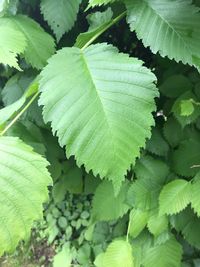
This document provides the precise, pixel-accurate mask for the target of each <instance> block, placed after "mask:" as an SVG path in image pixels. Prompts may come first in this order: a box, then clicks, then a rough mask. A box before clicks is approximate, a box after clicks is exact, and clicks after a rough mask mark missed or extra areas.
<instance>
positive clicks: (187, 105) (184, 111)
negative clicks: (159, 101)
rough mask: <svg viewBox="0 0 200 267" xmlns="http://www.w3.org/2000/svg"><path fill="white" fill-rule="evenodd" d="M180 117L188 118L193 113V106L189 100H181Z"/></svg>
mask: <svg viewBox="0 0 200 267" xmlns="http://www.w3.org/2000/svg"><path fill="white" fill-rule="evenodd" d="M180 108H181V116H190V115H191V114H192V113H193V112H194V105H193V103H192V101H191V99H187V100H182V101H181V103H180Z"/></svg>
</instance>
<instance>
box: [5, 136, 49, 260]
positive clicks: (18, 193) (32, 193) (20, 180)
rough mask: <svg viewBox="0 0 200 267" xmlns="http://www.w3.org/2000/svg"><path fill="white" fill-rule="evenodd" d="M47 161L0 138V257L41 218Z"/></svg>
mask: <svg viewBox="0 0 200 267" xmlns="http://www.w3.org/2000/svg"><path fill="white" fill-rule="evenodd" d="M47 165H48V162H47V161H46V160H45V159H44V158H42V157H41V156H40V155H38V154H36V153H35V152H33V151H32V148H31V147H29V146H27V145H26V144H24V143H23V142H22V141H20V140H19V139H18V138H15V137H1V138H0V169H1V172H0V188H1V189H0V203H1V204H0V255H2V254H3V253H4V251H13V250H14V249H15V247H16V245H17V243H18V242H19V240H21V239H26V238H28V236H29V232H30V228H31V226H32V223H33V221H34V220H36V219H39V218H41V217H42V211H43V208H42V204H43V202H44V201H46V200H47V199H48V190H47V186H48V185H50V184H51V178H50V175H49V173H48V171H47V168H46V167H47Z"/></svg>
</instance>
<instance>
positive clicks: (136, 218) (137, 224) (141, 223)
mask: <svg viewBox="0 0 200 267" xmlns="http://www.w3.org/2000/svg"><path fill="white" fill-rule="evenodd" d="M148 218H149V214H148V212H147V211H142V210H139V209H132V210H131V212H130V217H129V232H128V233H129V234H130V236H131V237H133V238H135V237H137V236H138V235H139V234H140V233H141V232H142V230H143V229H144V228H145V226H146V224H147V222H148Z"/></svg>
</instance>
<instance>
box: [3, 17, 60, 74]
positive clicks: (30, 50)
mask: <svg viewBox="0 0 200 267" xmlns="http://www.w3.org/2000/svg"><path fill="white" fill-rule="evenodd" d="M0 25H5V26H7V27H9V28H11V29H13V30H17V31H19V32H21V34H22V35H23V36H24V38H25V40H26V42H27V46H26V49H25V51H24V57H25V60H26V61H27V62H28V63H30V64H31V65H32V66H33V67H34V68H36V69H41V68H43V67H44V66H45V65H46V63H47V59H48V58H49V57H50V56H51V55H52V54H53V53H54V51H55V50H54V40H53V38H52V37H51V36H50V35H49V34H48V33H46V32H45V31H44V30H43V29H42V28H41V27H40V25H39V24H38V23H37V22H35V21H34V20H32V19H30V18H28V17H27V16H24V15H17V16H12V17H2V18H0ZM13 40H15V39H14V37H13ZM13 40H12V41H13ZM13 44H14V43H13Z"/></svg>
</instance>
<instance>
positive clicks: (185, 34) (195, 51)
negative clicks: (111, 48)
mask: <svg viewBox="0 0 200 267" xmlns="http://www.w3.org/2000/svg"><path fill="white" fill-rule="evenodd" d="M126 6H127V10H128V16H127V21H128V23H129V24H130V28H131V30H132V31H134V30H135V31H136V34H137V36H138V38H139V39H142V41H143V43H144V45H145V46H150V48H151V50H152V52H153V53H157V52H159V53H160V55H161V56H163V57H165V56H168V57H169V58H170V59H175V60H176V61H177V62H179V61H182V62H183V63H184V64H186V63H188V64H189V65H194V66H197V67H200V64H199V63H200V51H199V36H200V27H199V24H200V14H199V8H197V7H195V6H194V5H192V3H191V1H188V0H183V1H179V0H173V1H169V0H162V1H161V2H160V1H156V0H135V1H132V0H126Z"/></svg>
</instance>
